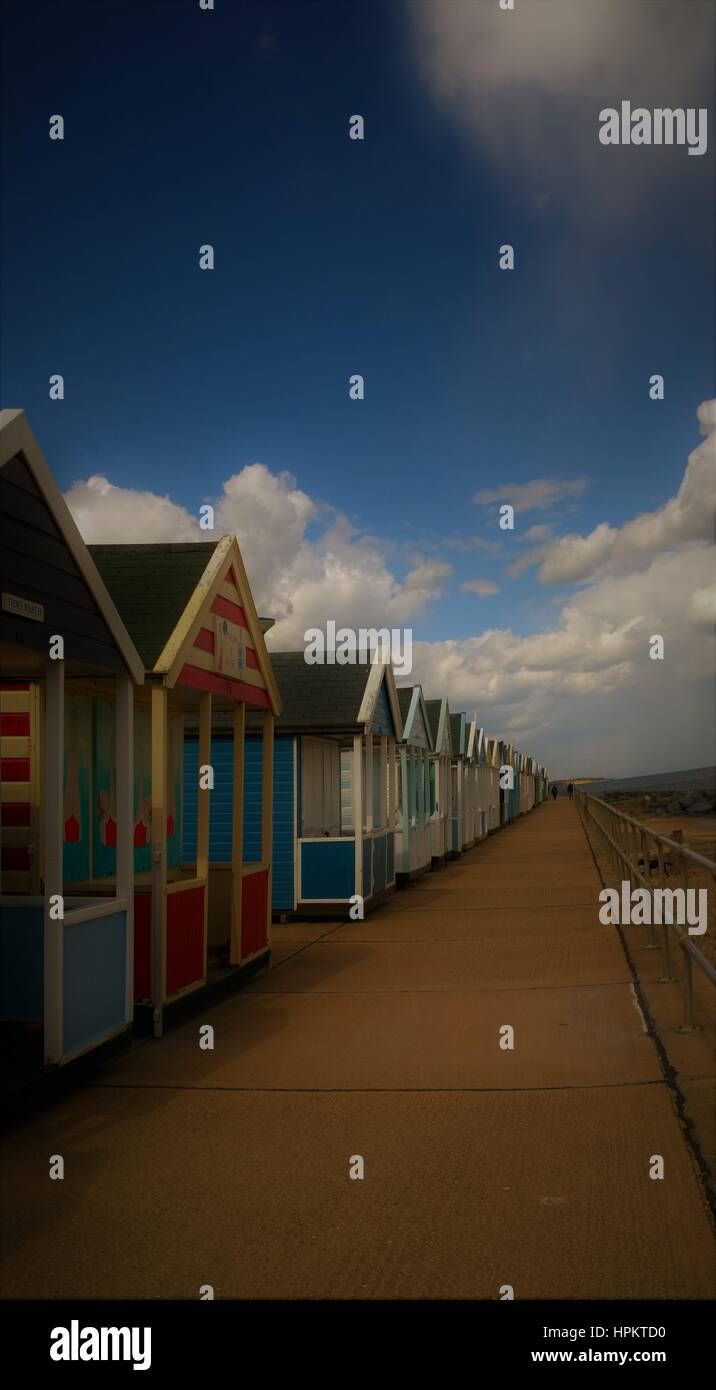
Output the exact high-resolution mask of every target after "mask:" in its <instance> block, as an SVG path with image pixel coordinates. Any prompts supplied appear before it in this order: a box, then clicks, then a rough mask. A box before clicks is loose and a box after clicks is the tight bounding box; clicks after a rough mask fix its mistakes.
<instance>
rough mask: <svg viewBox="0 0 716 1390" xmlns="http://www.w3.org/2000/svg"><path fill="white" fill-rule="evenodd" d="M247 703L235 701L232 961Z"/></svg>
mask: <svg viewBox="0 0 716 1390" xmlns="http://www.w3.org/2000/svg"><path fill="white" fill-rule="evenodd" d="M245 729H246V706H245V704H244V703H243V701H240V702H239V703H237V704H235V705H234V782H233V801H232V808H231V944H230V948H229V961H230V963H231V964H232V965H240V964H241V906H242V902H241V893H242V887H241V885H242V877H243V867H244V732H245Z"/></svg>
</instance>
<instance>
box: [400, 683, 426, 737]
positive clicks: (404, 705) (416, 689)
mask: <svg viewBox="0 0 716 1390" xmlns="http://www.w3.org/2000/svg"><path fill="white" fill-rule="evenodd" d="M398 704H399V705H400V717H401V719H402V722H403V740H402V741H403V743H410V742H411V739H412V735H413V727H414V723H415V719H416V716H417V713H418V711H420V714H421V715H422V718H423V723H424V725H425V732H426V734H427V737H428V744H429V745H431V744H432V731H431V728H430V719H429V718H428V711H427V708H426V705H425V698H424V696H423V687H422V686H421V685H403V686H400V688H399V689H398ZM421 737H422V735H421ZM420 746H421V747H422V746H423V745H422V743H421V744H420Z"/></svg>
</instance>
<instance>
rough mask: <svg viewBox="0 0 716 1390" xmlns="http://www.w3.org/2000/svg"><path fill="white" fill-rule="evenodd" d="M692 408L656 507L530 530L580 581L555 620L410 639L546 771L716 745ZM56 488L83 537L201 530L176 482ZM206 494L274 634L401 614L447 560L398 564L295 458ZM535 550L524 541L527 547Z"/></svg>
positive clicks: (713, 608) (622, 769)
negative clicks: (595, 522)
mask: <svg viewBox="0 0 716 1390" xmlns="http://www.w3.org/2000/svg"><path fill="white" fill-rule="evenodd" d="M698 416H699V422H700V425H701V428H702V430H703V431H704V432H708V431H710V433H707V437H706V438H705V440H704V441H703V442H702V443H701V444H700V445H699V447H698V448H697V449H695V450H694V451H693V453H692V454H691V455H690V457H689V462H688V467H687V469H686V471H685V474H684V478H683V481H682V484H681V486H680V487H679V489H678V491H677V493H676V494H675V496H674V497H673V498H671V499H669V501H668V502H667V503H665V505H664V506H663V507H662V508H660V509H658V510H657V511H654V512H649V513H644V514H642V515H641V516H638V517H636V518H634V519H633V520H632V521H629V522H627V523H625V525H624V526H622V527H612V526H610V525H609V523H607V522H603V523H602V524H601V525H600V526H598V527H596V528H595V529H594V531H593V532H592V533H591V535H590V536H586V537H580V536H576V537H562V538H561V539H559V540H556V541H554V542H551V543H548V544H546V545H544V546H541V547H538V550H539V551H540V552H541V554H540V563H541V567H542V568H541V570H540V577H541V578H543V579H544V578H545V574H547V575H553V576H555V577H557V578H558V579H559V581H560V582H563V583H564V582H568V581H573V580H575V579H578V580H579V581H580V582H582V583H584V581H585V580H588V581H589V582H588V583H584V587H582V588H581V589H579V590H577V591H576V592H574V593H572V594H571V595H570V596H569V597H568V598H566V599H564V600H563V601H562V604H561V608H560V611H559V615H558V618H557V621H556V622H555V624H554V625H553V626H552V627H550V628H549V629H547V630H544V631H541V632H530V633H528V634H527V635H522V634H520V633H519V632H516V631H514V630H512V628H500V629H496V628H490V629H488V630H487V631H485V632H482V633H480V634H479V635H477V636H472V637H468V638H466V639H464V640H462V641H457V640H449V641H438V642H416V643H414V653H413V656H414V669H413V676H412V677H411V680H413V679H417V680H422V681H424V683H425V686H426V692H427V694H428V695H429V696H431V695H442V694H447V695H448V697H449V699H450V702H451V705H452V707H453V709H460V708H463V709H467V710H474V709H476V710H477V713H478V718H479V720H480V722H481V723H483V724H484V725H485V727H486V728H487V730H488V731H489V733H491V734H493V735H503V736H506V737H509V738H511V739H513V741H516V742H517V743H518V746H521V747H522V748H523V750H524V751H525V752H531V753H533V754H534V755H535V756H536V757H537V758H538V759H539V760H540V761H542V762H545V763H547V764H548V766H549V767H550V768H551V771H552V772H553V774H554V775H561V774H562V773H571V774H572V775H575V776H576V775H578V774H579V773H580V772H581V773H583V775H585V776H588V775H613V776H618V775H620V774H622V775H626V774H627V773H629V772H635V773H636V772H640V771H654V772H656V771H660V770H666V769H668V768H675V767H679V766H681V767H688V766H699V765H701V766H703V765H705V764H707V763H709V762H711V761H713V760H714V727H713V726H714V701H713V691H714V681H713V672H714V647H713V639H712V637H711V636H710V634H709V631H708V627H709V624H711V623H712V622H713V620H714V617H716V583H715V582H714V551H713V546H711V545H710V544H709V543H708V541H709V537H710V534H711V526H712V513H713V503H714V492H715V489H714V476H715V470H716V402H715V401H710V402H704V404H703V405H702V406H701V407H700V408H699V411H698ZM66 498H67V501H68V503H69V505H70V508H71V510H72V512H73V514H74V516H75V519H76V521H77V522H78V525H79V527H80V530H81V532H82V533H83V535H84V537H85V539H86V540H89V541H97V540H104V541H126V540H132V541H135V542H136V541H143V540H144V541H160V540H170V541H171V540H173V541H181V540H193V539H202V540H205V539H207V538H208V533H207V532H205V531H200V530H199V527H198V523H197V518H196V517H195V516H193V515H192V514H191V513H190V512H189V511H188V510H187V509H186V508H184V507H180V506H178V505H177V504H176V503H174V502H172V501H171V499H170V498H168V497H159V496H156V495H155V494H152V493H148V492H139V491H135V490H133V489H130V488H121V487H117V486H115V485H113V484H112V483H110V482H109V481H108V480H107V479H106V478H102V477H93V478H90V479H89V480H87V481H86V482H77V483H75V484H73V486H72V487H71V488H70V490H69V492H68V493H67V494H66ZM202 500H204V499H202ZM207 500H211V499H207ZM214 505H215V507H216V521H217V529H216V531H215V532H214V535H215V536H218V535H219V534H221V531H222V530H234V531H235V532H236V534H237V536H238V539H239V544H240V546H241V550H242V554H243V556H244V561H245V563H246V567H247V570H248V574H249V579H250V582H251V585H252V588H253V591H254V596H255V598H256V601H257V604H258V606H259V609H260V611H262V612H263V613H265V614H267V615H269V616H272V617H275V618H276V619H277V623H276V627H275V628H274V629H273V630H272V632H271V634H270V643H271V645H272V646H274V647H275V648H277V649H279V648H282V647H283V648H290V647H297V646H300V645H301V643H302V639H303V633H304V631H305V630H306V628H307V627H311V626H322V625H323V624H324V623H325V621H326V619H327V618H329V617H332V618H335V619H336V621H337V622H338V623H339V624H340V625H346V626H352V627H359V626H385V625H387V626H401V625H408V624H410V623H412V622H413V621H415V619H416V618H418V617H420V615H421V614H423V613H424V612H425V611H426V609H427V607H428V605H429V604H430V603H431V602H432V601H433V600H434V599H435V598H436V597H437V596H438V595H439V594H440V593H441V592H442V591H443V589H444V586H445V584H446V582H447V581H448V579H449V577H450V575H451V572H452V570H451V566H450V565H448V564H445V563H443V562H434V561H426V560H424V559H420V558H418V559H417V560H416V561H414V562H413V564H412V568H411V569H410V570H409V572H408V573H407V574H405V575H404V577H402V578H399V577H398V576H397V575H396V574H395V573H394V572H393V570H392V569H391V568H390V566H389V564H388V561H387V559H386V553H387V550H388V547H387V545H386V543H385V542H384V541H381V540H378V539H377V538H376V537H373V536H370V535H365V534H363V533H360V532H358V531H356V530H355V528H354V527H352V526H351V524H350V523H349V521H348V520H347V519H346V518H345V517H344V516H341V515H340V514H338V513H336V512H335V511H334V510H333V509H331V508H329V507H327V506H325V505H321V504H319V503H317V502H316V501H314V500H313V499H312V498H310V497H309V496H308V495H307V494H306V493H305V492H303V491H302V490H301V489H300V488H298V487H297V485H296V482H295V480H294V479H293V478H292V477H291V475H290V474H288V473H281V474H274V473H272V472H271V471H270V469H268V468H266V467H265V465H263V464H253V465H251V466H250V467H248V468H244V469H242V470H241V471H240V472H239V473H234V474H232V475H231V476H230V477H229V478H228V479H227V481H226V483H225V484H224V486H223V489H222V493H221V495H220V497H219V498H217V499H215V501H214ZM309 527H310V528H311V537H312V538H311V539H308V531H309ZM316 527H318V528H319V529H318V534H317V535H316V536H315V537H314V534H313V533H314V528H316ZM536 554H537V552H535V551H532V552H529V556H528V559H529V563H532V564H534V563H535V556H536ZM529 557H531V558H529ZM466 583H467V585H470V583H472V584H473V585H481V586H489V585H490V581H489V580H485V581H483V580H479V581H466ZM471 591H472V590H471ZM474 591H475V592H478V593H479V589H475V590H474ZM654 633H660V634H661V635H662V636H663V638H664V643H665V659H664V661H652V660H650V657H649V638H650V637H651V636H652V635H653V634H654Z"/></svg>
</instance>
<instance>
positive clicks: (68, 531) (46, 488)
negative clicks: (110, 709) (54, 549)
mask: <svg viewBox="0 0 716 1390" xmlns="http://www.w3.org/2000/svg"><path fill="white" fill-rule="evenodd" d="M18 457H21V459H22V460H23V461H24V465H25V466H26V467H27V469H28V470H29V473H30V475H31V478H32V481H33V483H34V485H35V487H36V488H37V491H38V493H39V495H40V497H41V498H42V501H43V502H44V505H45V507H46V508H47V510H48V511H49V513H50V515H51V517H52V521H53V522H54V525H55V527H56V528H57V532H58V533H59V536H60V538H61V541H62V542H63V543H64V545H65V546H66V548H67V551H69V554H70V556H71V559H72V561H73V562H74V564H75V566H76V567H77V570H78V572H79V574H80V576H81V578H82V580H83V581H84V584H85V585H86V587H87V589H88V590H89V593H90V596H91V598H92V600H93V602H94V603H95V605H96V607H97V610H98V611H99V613H100V615H101V617H102V618H103V620H104V623H105V624H106V627H107V629H108V630H109V634H110V637H111V639H112V641H113V642H114V645H115V647H116V650H117V651H118V652H119V655H120V656H121V658H122V661H123V662H124V665H125V666H126V668H127V671H128V673H129V675H130V676H131V677H132V680H133V681H134V682H135V684H137V685H141V684H142V683H143V681H144V667H143V665H142V660H141V653H139V652H138V651H137V648H136V646H135V644H134V642H133V641H132V638H131V634H130V633H129V632H128V631H127V628H126V626H125V625H124V623H123V622H122V620H121V618H120V615H119V613H118V612H117V608H116V606H115V604H114V602H113V600H112V598H111V597H110V594H109V593H108V591H107V588H106V586H105V584H104V582H103V580H102V577H101V575H100V574H99V572H98V569H97V566H96V565H95V563H94V561H93V559H92V556H91V554H90V550H89V547H88V546H86V545H85V543H84V541H83V539H82V537H81V535H80V533H79V530H78V528H77V525H76V523H75V521H74V518H73V516H72V514H71V512H70V509H69V507H68V506H67V503H66V502H65V499H64V497H63V496H62V494H61V492H60V490H59V488H58V486H57V484H56V482H55V480H54V478H53V476H52V473H51V472H50V469H49V468H48V465H47V462H46V460H45V457H44V455H43V453H42V450H41V449H40V446H39V444H38V443H37V440H36V439H35V436H34V434H33V433H32V430H31V429H30V426H29V424H28V422H27V418H26V416H25V412H24V411H23V410H0V467H2V468H3V469H4V468H5V466H6V465H8V464H11V463H13V461H15V460H17V459H18Z"/></svg>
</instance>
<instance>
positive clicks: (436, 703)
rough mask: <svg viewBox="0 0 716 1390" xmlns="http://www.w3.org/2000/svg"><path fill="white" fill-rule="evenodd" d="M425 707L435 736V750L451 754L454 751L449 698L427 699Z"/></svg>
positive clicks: (435, 751)
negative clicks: (451, 736) (451, 737)
mask: <svg viewBox="0 0 716 1390" xmlns="http://www.w3.org/2000/svg"><path fill="white" fill-rule="evenodd" d="M425 708H426V710H427V712H428V718H429V720H430V732H431V733H432V736H433V752H434V753H438V754H441V753H442V754H445V753H447V754H449V753H450V752H451V751H452V744H451V742H450V709H449V706H448V702H447V698H446V697H443V699H442V700H426V701H425ZM445 745H447V747H446V746H445Z"/></svg>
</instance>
